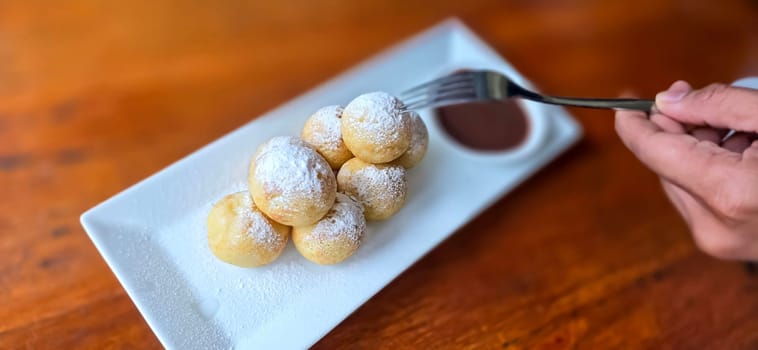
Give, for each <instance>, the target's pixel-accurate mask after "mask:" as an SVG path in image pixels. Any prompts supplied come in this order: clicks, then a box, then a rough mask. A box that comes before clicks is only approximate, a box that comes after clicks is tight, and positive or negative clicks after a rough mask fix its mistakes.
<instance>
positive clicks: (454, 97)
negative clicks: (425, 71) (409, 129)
mask: <svg viewBox="0 0 758 350" xmlns="http://www.w3.org/2000/svg"><path fill="white" fill-rule="evenodd" d="M475 98H476V91H475V90H474V89H473V88H469V89H458V90H452V91H448V92H445V93H441V94H437V95H434V96H430V98H417V99H415V100H410V101H408V102H406V103H404V105H405V110H414V109H421V108H425V107H429V106H433V105H438V104H448V103H450V102H459V101H469V100H472V99H475Z"/></svg>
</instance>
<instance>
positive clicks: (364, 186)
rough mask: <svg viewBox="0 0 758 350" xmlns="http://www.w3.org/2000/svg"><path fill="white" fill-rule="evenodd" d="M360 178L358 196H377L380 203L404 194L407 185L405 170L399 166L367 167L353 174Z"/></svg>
mask: <svg viewBox="0 0 758 350" xmlns="http://www.w3.org/2000/svg"><path fill="white" fill-rule="evenodd" d="M354 176H357V177H358V178H360V181H361V182H360V185H359V186H358V188H357V190H358V196H359V197H361V198H368V197H370V196H372V195H374V196H377V197H378V198H379V199H380V201H379V202H384V201H385V200H383V199H385V198H386V199H389V198H397V197H400V196H402V195H403V194H405V191H406V187H407V184H406V182H405V168H403V167H401V166H396V165H392V166H382V167H381V168H380V167H379V166H376V165H373V164H371V165H369V166H367V167H365V168H362V169H360V170H358V171H356V172H355V175H354Z"/></svg>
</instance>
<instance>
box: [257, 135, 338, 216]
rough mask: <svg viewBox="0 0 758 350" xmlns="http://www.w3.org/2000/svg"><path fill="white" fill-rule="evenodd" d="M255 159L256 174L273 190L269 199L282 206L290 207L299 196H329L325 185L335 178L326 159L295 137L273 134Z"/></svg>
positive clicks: (258, 178)
mask: <svg viewBox="0 0 758 350" xmlns="http://www.w3.org/2000/svg"><path fill="white" fill-rule="evenodd" d="M254 162H255V173H254V176H255V178H256V179H257V180H258V181H260V182H261V184H262V185H263V188H264V190H265V191H266V192H267V193H273V194H276V196H274V197H273V198H272V199H271V203H272V205H274V206H277V207H281V208H290V203H292V202H294V201H296V200H297V199H298V198H304V197H305V198H322V197H324V196H328V195H329V191H327V189H328V188H325V186H329V182H330V181H331V182H333V181H334V180H333V179H334V174H333V173H332V170H331V167H330V166H329V163H327V162H326V160H324V158H322V157H321V156H320V155H319V154H318V153H317V152H316V151H315V150H314V149H312V148H311V147H310V146H308V145H307V144H306V143H305V142H303V141H302V140H300V139H299V138H296V137H291V136H278V137H274V138H272V139H271V140H269V141H268V142H267V143H266V144H264V145H263V146H261V148H260V150H259V151H258V153H257V155H256V157H255V159H254ZM330 179H332V180H330ZM331 187H333V185H332V186H331Z"/></svg>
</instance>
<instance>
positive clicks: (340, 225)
mask: <svg viewBox="0 0 758 350" xmlns="http://www.w3.org/2000/svg"><path fill="white" fill-rule="evenodd" d="M365 230H366V218H365V217H364V216H363V206H362V205H361V204H360V203H358V202H357V201H355V200H353V199H352V198H350V197H348V196H347V195H345V194H342V193H337V199H336V201H335V203H334V206H333V207H332V209H330V210H329V212H328V213H327V214H326V216H325V217H324V218H323V219H321V220H320V221H319V222H318V223H317V224H316V226H315V227H314V228H313V231H312V232H311V234H310V235H308V236H306V238H305V239H306V240H339V239H343V238H347V239H348V240H349V241H351V242H353V243H355V244H360V242H361V240H362V239H363V232H364V231H365Z"/></svg>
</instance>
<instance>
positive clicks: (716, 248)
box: [692, 228, 742, 259]
mask: <svg viewBox="0 0 758 350" xmlns="http://www.w3.org/2000/svg"><path fill="white" fill-rule="evenodd" d="M692 232H693V235H694V237H695V244H696V245H697V247H698V248H699V249H700V250H702V251H703V252H704V253H706V254H708V255H710V256H713V257H716V258H719V259H732V258H734V257H737V256H739V254H740V250H741V249H742V244H740V243H739V242H737V241H736V240H735V239H734V238H733V237H731V236H730V235H728V234H723V233H721V232H717V231H706V230H703V229H701V228H693V229H692Z"/></svg>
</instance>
